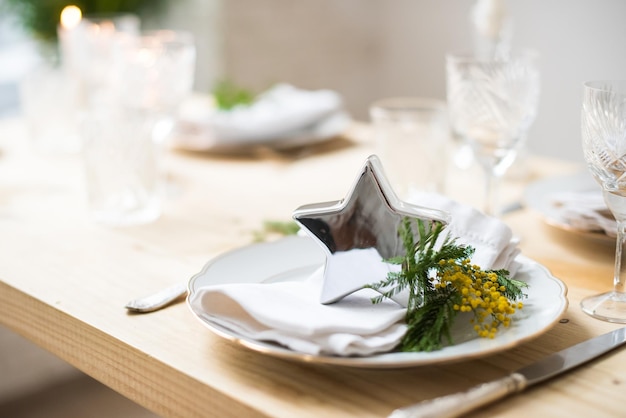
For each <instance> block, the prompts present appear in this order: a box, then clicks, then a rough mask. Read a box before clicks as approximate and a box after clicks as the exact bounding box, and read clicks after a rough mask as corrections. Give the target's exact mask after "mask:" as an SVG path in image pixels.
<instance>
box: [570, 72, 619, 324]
mask: <svg viewBox="0 0 626 418" xmlns="http://www.w3.org/2000/svg"><path fill="white" fill-rule="evenodd" d="M581 116H582V124H581V128H582V140H583V152H584V155H585V160H586V161H587V166H588V168H589V170H590V171H591V173H592V174H593V177H594V178H595V179H596V181H597V182H598V183H599V184H600V186H601V187H602V193H603V195H604V201H605V202H606V205H607V206H608V208H609V210H610V211H611V212H612V213H613V216H615V220H616V221H617V243H616V250H615V273H614V276H613V290H612V291H610V292H606V293H603V294H600V295H594V296H589V297H587V298H585V299H583V300H582V302H581V307H582V310H583V311H584V312H585V313H587V314H589V315H591V316H593V317H595V318H598V319H602V320H604V321H609V322H621V323H626V292H625V288H624V285H625V283H626V254H625V253H624V251H623V250H624V244H625V243H626V80H623V81H591V82H587V83H585V84H584V97H583V104H582V115H581Z"/></svg>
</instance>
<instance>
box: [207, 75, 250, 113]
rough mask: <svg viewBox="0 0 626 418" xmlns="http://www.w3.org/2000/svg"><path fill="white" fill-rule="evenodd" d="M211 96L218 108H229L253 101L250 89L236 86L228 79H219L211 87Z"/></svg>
mask: <svg viewBox="0 0 626 418" xmlns="http://www.w3.org/2000/svg"><path fill="white" fill-rule="evenodd" d="M213 97H214V98H215V102H216V104H217V107H218V109H220V110H230V109H232V108H233V107H235V106H238V105H249V104H251V103H252V102H253V101H254V98H255V95H254V93H253V92H252V91H250V90H247V89H245V88H242V87H239V86H237V85H236V84H235V83H233V82H232V81H230V80H221V81H219V82H218V83H217V84H216V85H215V87H214V88H213Z"/></svg>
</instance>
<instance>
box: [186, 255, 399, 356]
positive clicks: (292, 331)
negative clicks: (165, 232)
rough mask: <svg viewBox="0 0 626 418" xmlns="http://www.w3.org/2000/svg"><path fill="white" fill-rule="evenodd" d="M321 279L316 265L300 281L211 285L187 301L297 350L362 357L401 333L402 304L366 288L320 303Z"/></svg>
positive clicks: (216, 318) (213, 318) (230, 325)
mask: <svg viewBox="0 0 626 418" xmlns="http://www.w3.org/2000/svg"><path fill="white" fill-rule="evenodd" d="M322 280H323V267H320V268H319V269H318V270H316V271H315V273H313V274H312V275H311V276H310V277H309V278H307V279H306V280H305V281H294V282H280V283H268V284H249V283H247V284H225V285H215V286H210V287H205V288H203V289H201V290H200V291H199V292H197V293H196V295H195V297H193V298H192V299H191V300H190V303H191V304H192V305H195V306H196V307H198V308H200V309H199V310H200V311H202V312H205V314H204V316H205V319H207V320H208V321H210V322H213V323H215V324H217V325H220V326H222V327H225V328H227V329H230V330H231V331H235V332H237V333H238V334H240V335H242V336H245V337H248V338H252V339H255V340H259V341H274V342H277V343H279V344H282V345H284V346H286V347H289V348H291V349H292V350H295V351H298V352H302V353H307V354H313V355H319V354H329V355H342V356H351V355H368V354H373V353H376V352H381V351H389V350H391V349H393V348H394V347H395V346H396V345H397V343H398V341H400V339H401V338H402V336H403V335H404V333H405V331H406V325H404V324H403V323H402V322H400V321H401V320H402V319H403V318H404V314H405V310H404V308H402V307H401V306H400V305H398V304H396V303H395V302H392V301H389V300H387V301H383V302H381V303H380V304H373V303H372V299H371V298H372V297H373V296H375V295H377V293H376V292H374V291H372V290H371V289H363V290H360V291H358V292H356V293H354V294H352V295H349V296H347V297H346V298H344V299H342V300H341V301H339V302H337V303H335V304H332V305H322V304H321V303H320V302H319V293H320V290H321V288H322ZM196 311H198V310H196Z"/></svg>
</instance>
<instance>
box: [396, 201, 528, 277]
mask: <svg viewBox="0 0 626 418" xmlns="http://www.w3.org/2000/svg"><path fill="white" fill-rule="evenodd" d="M407 202H409V203H412V204H414V205H420V206H425V207H428V208H432V209H439V210H442V211H445V212H448V213H449V214H450V222H449V224H448V226H447V227H446V231H448V234H449V236H451V237H457V241H456V242H457V243H459V244H465V245H471V246H472V247H474V249H475V252H474V256H473V257H472V264H476V265H478V266H480V267H481V268H482V269H483V270H500V269H506V270H508V271H509V273H510V275H511V276H514V275H515V273H516V272H517V270H518V269H519V262H517V261H516V260H515V257H517V255H518V254H519V253H520V250H519V248H518V244H519V239H518V238H517V237H514V236H513V231H511V228H509V226H508V225H506V224H505V223H504V222H502V221H501V220H500V219H498V218H494V217H491V216H487V215H485V214H484V213H482V212H480V211H478V210H477V209H475V208H473V207H472V206H469V205H465V204H462V203H459V202H457V201H454V200H452V199H449V198H448V197H445V196H443V195H440V194H438V193H429V192H414V193H412V194H411V196H409V198H408V199H407Z"/></svg>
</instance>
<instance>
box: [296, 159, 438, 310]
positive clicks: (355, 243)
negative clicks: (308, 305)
mask: <svg viewBox="0 0 626 418" xmlns="http://www.w3.org/2000/svg"><path fill="white" fill-rule="evenodd" d="M406 217H408V218H410V219H416V220H420V221H424V222H427V223H431V224H432V226H434V223H442V224H444V225H445V224H447V223H448V221H449V215H448V214H447V213H445V212H442V211H439V210H435V209H429V208H426V207H421V206H416V205H412V204H409V203H407V202H404V201H401V200H400V199H399V198H398V197H397V196H396V194H395V193H394V191H393V189H392V188H391V185H390V184H389V182H388V180H387V178H386V177H385V175H384V172H383V168H382V165H381V163H380V160H379V159H378V157H377V156H376V155H372V156H370V157H369V158H368V159H367V160H366V162H365V164H364V165H363V168H362V170H361V173H360V174H359V175H358V176H357V178H356V181H355V182H354V184H353V186H352V189H351V190H350V191H349V193H348V195H347V196H346V197H345V198H344V199H342V200H338V201H333V202H325V203H316V204H310V205H304V206H301V207H299V208H298V209H296V210H295V211H294V213H293V218H294V219H295V221H296V222H297V223H298V224H299V225H300V226H301V227H302V228H303V229H304V230H305V231H306V232H307V233H308V234H309V235H310V236H311V237H312V238H313V239H314V240H315V241H317V242H318V243H319V244H320V245H321V247H322V248H323V250H324V252H325V253H326V263H325V266H324V282H323V285H322V289H321V295H320V302H321V303H323V304H329V303H333V302H336V301H338V300H340V299H342V298H344V297H345V296H347V295H349V294H351V293H354V292H355V291H357V290H360V289H363V288H364V287H365V286H366V285H368V284H372V283H377V282H379V281H381V280H383V279H385V278H386V277H387V274H388V273H389V272H391V271H398V269H399V266H398V265H396V264H390V263H387V262H385V260H388V259H390V258H393V257H398V256H403V255H405V250H404V246H403V242H402V239H401V237H400V235H399V232H398V231H399V228H400V226H401V223H402V221H403V219H404V218H406ZM418 240H419V236H418V235H417V233H415V241H416V242H417V241H418ZM394 300H396V302H398V303H400V304H402V305H405V302H406V301H405V300H403V299H402V298H399V299H396V298H394Z"/></svg>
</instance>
